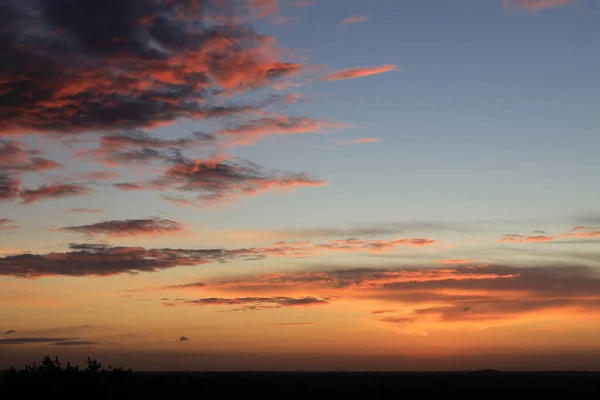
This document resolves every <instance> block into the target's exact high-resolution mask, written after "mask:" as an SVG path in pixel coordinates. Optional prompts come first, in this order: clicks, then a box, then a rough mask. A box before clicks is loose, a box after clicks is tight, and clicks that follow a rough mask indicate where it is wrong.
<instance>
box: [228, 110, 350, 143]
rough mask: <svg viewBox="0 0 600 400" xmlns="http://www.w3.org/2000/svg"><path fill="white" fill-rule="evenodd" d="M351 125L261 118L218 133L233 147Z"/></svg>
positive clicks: (291, 118) (283, 117)
mask: <svg viewBox="0 0 600 400" xmlns="http://www.w3.org/2000/svg"><path fill="white" fill-rule="evenodd" d="M351 127H352V126H351V125H346V124H339V123H332V122H327V121H319V120H315V119H312V118H307V117H288V116H278V117H263V118H259V119H255V120H252V121H249V122H247V123H243V124H238V125H234V126H231V127H229V128H226V129H223V130H221V131H219V132H218V133H217V134H218V135H219V136H225V137H230V138H232V139H233V143H232V144H234V145H247V144H253V143H256V142H258V141H259V140H260V139H261V138H263V137H265V136H269V135H277V134H281V135H292V134H300V133H317V132H320V131H322V130H324V129H329V128H351Z"/></svg>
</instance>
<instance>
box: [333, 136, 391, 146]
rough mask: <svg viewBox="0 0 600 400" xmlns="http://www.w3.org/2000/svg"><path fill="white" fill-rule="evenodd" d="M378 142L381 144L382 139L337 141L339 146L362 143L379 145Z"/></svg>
mask: <svg viewBox="0 0 600 400" xmlns="http://www.w3.org/2000/svg"><path fill="white" fill-rule="evenodd" d="M378 142H381V139H377V138H370V137H364V138H356V139H348V140H336V141H335V143H337V144H360V143H378Z"/></svg>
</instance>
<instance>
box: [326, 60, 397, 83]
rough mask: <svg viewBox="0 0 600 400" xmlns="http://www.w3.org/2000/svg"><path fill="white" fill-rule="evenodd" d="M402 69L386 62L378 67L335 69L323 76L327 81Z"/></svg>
mask: <svg viewBox="0 0 600 400" xmlns="http://www.w3.org/2000/svg"><path fill="white" fill-rule="evenodd" d="M392 71H400V69H398V67H396V66H395V65H393V64H384V65H380V66H378V67H355V68H348V69H342V70H339V71H335V72H333V73H331V74H329V75H325V76H322V77H321V80H325V81H339V80H344V79H354V78H362V77H364V76H370V75H377V74H383V73H384V72H392Z"/></svg>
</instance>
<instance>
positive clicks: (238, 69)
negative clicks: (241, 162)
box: [0, 0, 302, 134]
mask: <svg viewBox="0 0 600 400" xmlns="http://www.w3.org/2000/svg"><path fill="white" fill-rule="evenodd" d="M259 3H260V4H261V5H263V10H267V9H266V8H264V7H266V6H265V5H267V4H275V2H274V1H270V2H266V1H264V0H263V1H261V2H259ZM241 4H246V7H241V6H240V5H241ZM256 4H257V1H256V0H248V1H244V0H242V1H233V0H225V1H224V0H206V1H202V2H198V1H193V0H179V1H166V0H157V1H151V2H143V4H140V3H139V2H138V1H135V0H122V1H121V0H119V1H117V0H111V1H108V2H106V1H100V0H90V1H86V2H85V4H83V3H79V2H77V3H73V2H70V1H66V0H38V1H34V0H23V1H22V2H8V3H6V4H4V5H3V9H2V12H1V13H0V15H1V17H0V24H1V25H2V26H3V27H4V28H3V29H2V31H1V32H0V43H1V45H0V55H1V56H0V57H1V60H2V62H1V63H0V66H1V67H0V93H1V99H2V104H3V118H2V120H1V121H0V133H2V134H18V133H30V132H52V133H55V132H58V133H78V132H85V131H107V130H113V129H134V128H151V127H156V126H158V125H161V124H167V123H172V122H175V121H177V120H178V119H181V118H191V119H204V118H212V117H221V116H227V115H232V114H236V113H240V112H248V111H253V110H256V109H257V108H256V106H252V105H244V104H236V103H226V104H223V100H224V99H225V98H224V97H223V96H220V95H221V94H235V93H241V92H245V91H250V90H255V89H257V88H261V87H265V86H268V85H270V84H271V83H273V81H274V80H276V79H278V78H281V77H286V76H291V75H293V74H297V73H298V72H300V71H301V70H302V66H301V65H299V64H295V63H291V62H286V61H283V60H281V59H280V57H279V52H278V49H277V48H276V47H275V43H274V41H273V40H270V39H269V38H266V37H264V36H261V35H259V34H257V33H256V32H254V30H252V28H251V27H249V26H248V24H246V23H244V22H243V19H244V17H246V16H247V15H246V14H247V13H248V12H251V11H252V10H253V9H254V7H253V5H256ZM264 12H266V11H263V13H264ZM90 21H93V23H90Z"/></svg>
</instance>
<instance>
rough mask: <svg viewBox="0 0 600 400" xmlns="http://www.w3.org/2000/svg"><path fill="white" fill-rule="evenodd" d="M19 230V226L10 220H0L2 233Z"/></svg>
mask: <svg viewBox="0 0 600 400" xmlns="http://www.w3.org/2000/svg"><path fill="white" fill-rule="evenodd" d="M17 228H19V225H16V224H15V221H13V220H12V219H9V218H0V231H5V230H12V229H17Z"/></svg>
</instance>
